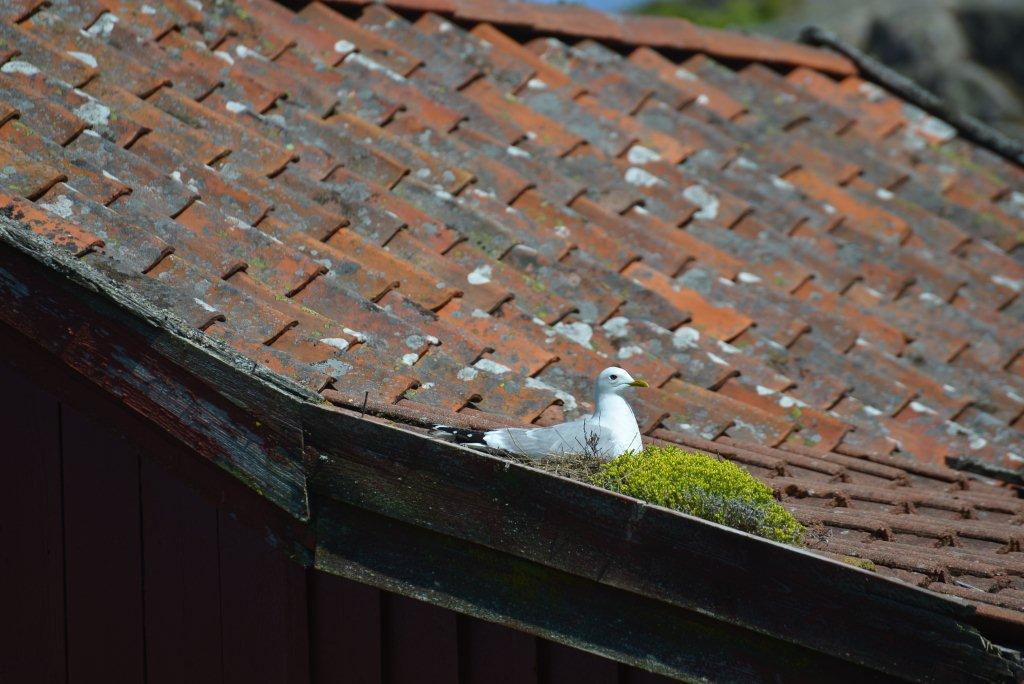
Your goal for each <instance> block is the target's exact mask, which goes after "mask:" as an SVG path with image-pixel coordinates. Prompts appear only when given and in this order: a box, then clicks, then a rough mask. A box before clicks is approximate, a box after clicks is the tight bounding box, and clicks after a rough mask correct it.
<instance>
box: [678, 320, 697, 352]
mask: <svg viewBox="0 0 1024 684" xmlns="http://www.w3.org/2000/svg"><path fill="white" fill-rule="evenodd" d="M699 341H700V331H699V330H697V329H696V328H690V327H688V326H683V327H681V328H679V329H677V330H676V331H675V332H674V333H672V346H673V347H675V348H676V349H693V348H695V347H697V342H699Z"/></svg>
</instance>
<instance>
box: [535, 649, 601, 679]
mask: <svg viewBox="0 0 1024 684" xmlns="http://www.w3.org/2000/svg"><path fill="white" fill-rule="evenodd" d="M539 641H540V648H541V650H542V651H543V653H544V657H543V661H544V667H543V668H542V670H543V675H542V677H541V681H543V682H549V683H550V684H557V683H558V682H587V684H618V681H619V664H618V663H616V662H615V661H612V660H608V659H607V658H602V657H600V656H596V655H594V654H593V653H587V652H586V651H579V650H576V649H575V648H570V647H568V646H563V645H562V644H556V643H554V642H552V641H547V640H546V639H541V640H539Z"/></svg>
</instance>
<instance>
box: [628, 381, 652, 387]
mask: <svg viewBox="0 0 1024 684" xmlns="http://www.w3.org/2000/svg"><path fill="white" fill-rule="evenodd" d="M629 386H630V387H650V385H648V384H647V381H645V380H634V381H633V382H631V383H629Z"/></svg>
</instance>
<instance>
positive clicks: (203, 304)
mask: <svg viewBox="0 0 1024 684" xmlns="http://www.w3.org/2000/svg"><path fill="white" fill-rule="evenodd" d="M192 301H193V302H195V303H196V304H198V305H199V306H200V307H202V308H203V309H204V310H206V311H209V312H210V313H214V312H215V311H217V309H216V308H214V307H212V306H210V305H209V304H207V303H206V302H204V301H203V300H202V299H199V297H193V298H192Z"/></svg>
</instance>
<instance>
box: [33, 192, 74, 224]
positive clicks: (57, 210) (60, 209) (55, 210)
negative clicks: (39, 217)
mask: <svg viewBox="0 0 1024 684" xmlns="http://www.w3.org/2000/svg"><path fill="white" fill-rule="evenodd" d="M39 206H40V207H42V208H43V209H46V210H47V211H48V212H50V213H51V214H56V215H57V216H60V217H61V218H62V219H68V218H71V215H72V214H73V213H74V206H75V205H74V204H73V203H72V202H71V198H70V197H68V196H67V195H57V197H55V198H53V201H52V202H40V203H39Z"/></svg>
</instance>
